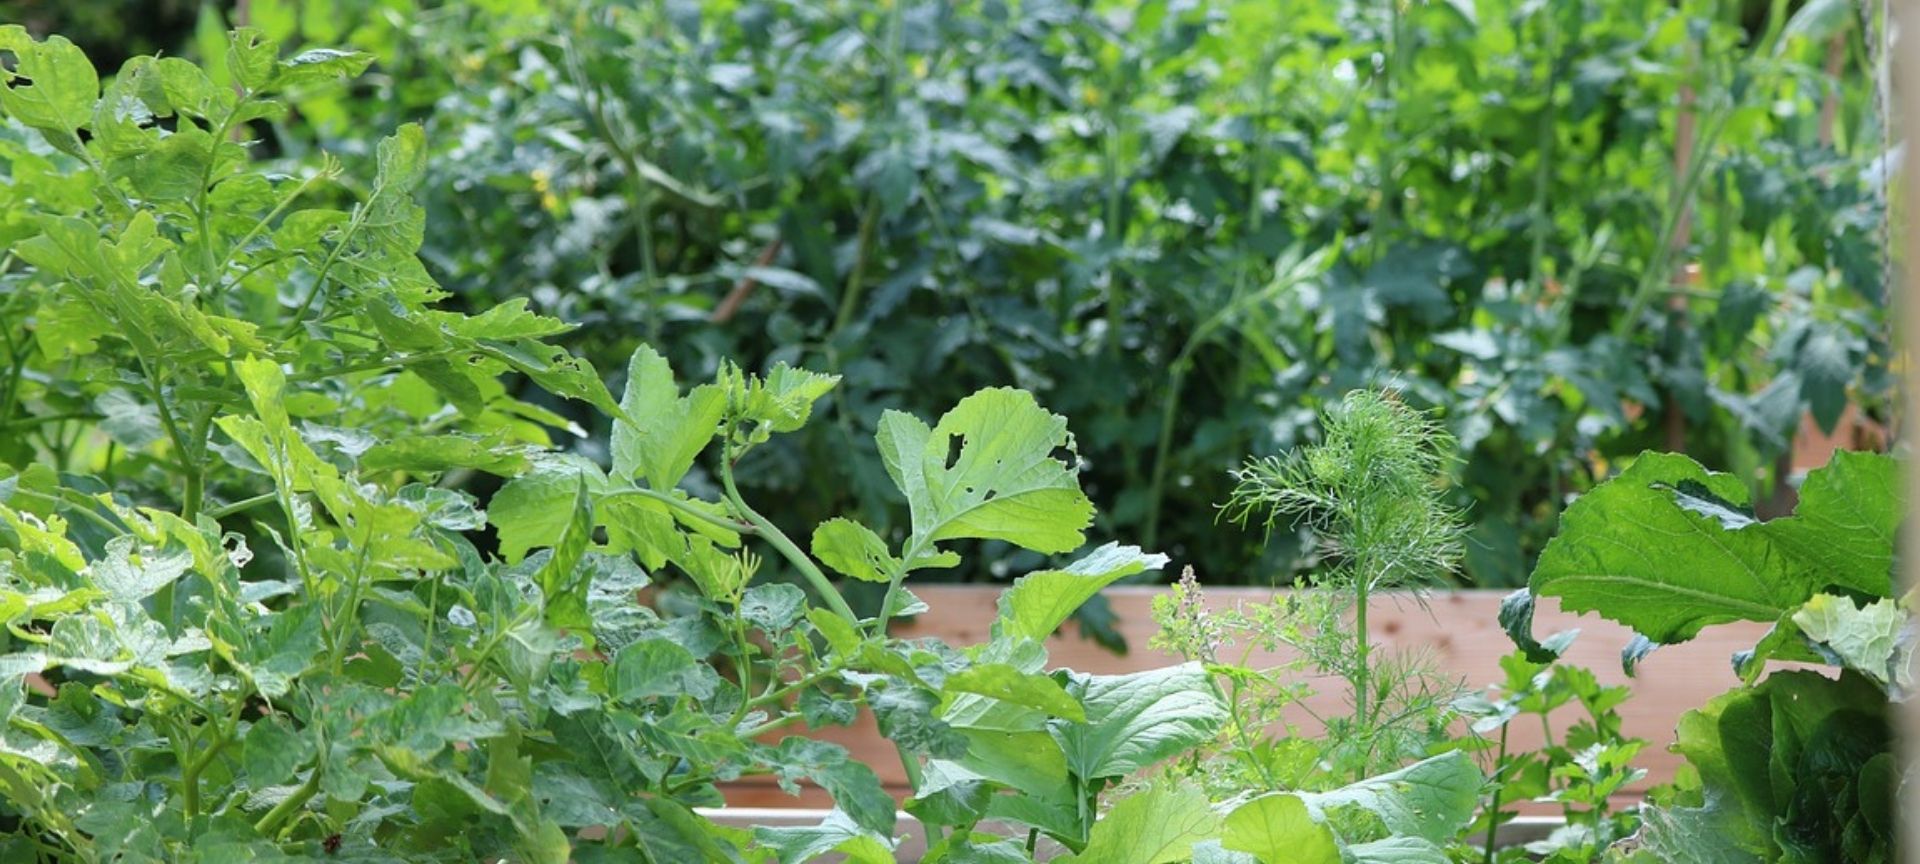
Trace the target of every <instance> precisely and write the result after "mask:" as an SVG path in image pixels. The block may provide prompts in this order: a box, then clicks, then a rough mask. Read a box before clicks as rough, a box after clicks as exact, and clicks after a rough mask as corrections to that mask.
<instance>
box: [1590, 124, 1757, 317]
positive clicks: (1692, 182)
mask: <svg viewBox="0 0 1920 864" xmlns="http://www.w3.org/2000/svg"><path fill="white" fill-rule="evenodd" d="M1731 114H1732V112H1731V111H1730V110H1728V109H1726V108H1724V107H1723V108H1721V109H1719V110H1718V111H1717V112H1716V113H1715V114H1714V116H1713V123H1712V125H1711V127H1710V128H1709V129H1707V130H1706V132H1705V133H1703V134H1702V135H1701V136H1700V139H1699V141H1698V143H1697V144H1696V145H1695V146H1694V148H1693V154H1692V156H1691V157H1690V158H1689V159H1688V160H1687V170H1686V173H1685V174H1683V175H1681V178H1680V185H1679V187H1678V188H1676V189H1675V190H1674V194H1673V197H1672V198H1671V199H1670V200H1669V201H1668V203H1667V213H1666V214H1665V218H1664V219H1663V220H1662V221H1663V227H1662V228H1661V231H1660V245H1659V246H1658V247H1657V248H1656V249H1655V251H1654V257H1653V260H1652V262H1650V263H1649V264H1648V266H1647V267H1646V268H1645V269H1643V270H1642V271H1641V273H1640V283H1639V285H1637V286H1635V288H1634V291H1633V298H1632V300H1631V301H1630V302H1629V303H1628V304H1627V310H1626V313H1625V314H1623V315H1622V316H1621V317H1619V318H1617V319H1614V322H1613V335H1614V338H1616V339H1625V338H1626V337H1627V335H1628V333H1630V332H1631V331H1632V330H1633V329H1634V328H1635V327H1637V326H1639V321H1640V315H1641V314H1642V313H1643V312H1645V311H1646V308H1647V304H1648V303H1651V302H1653V295H1654V294H1655V293H1656V292H1658V291H1659V290H1660V289H1661V286H1662V285H1664V284H1665V283H1666V282H1667V275H1668V273H1670V272H1671V271H1672V268H1673V253H1674V250H1673V248H1672V246H1673V239H1674V237H1675V236H1676V235H1677V234H1678V232H1679V230H1680V225H1681V223H1682V222H1683V221H1685V218H1686V216H1687V214H1689V213H1690V212H1691V211H1692V207H1691V206H1689V205H1690V204H1691V202H1692V201H1693V193H1694V190H1695V189H1696V188H1697V187H1698V186H1699V185H1700V178H1701V177H1702V176H1704V175H1705V174H1706V164H1705V163H1706V161H1707V159H1706V157H1707V154H1708V153H1711V152H1713V146H1714V144H1715V142H1716V141H1717V140H1718V139H1719V137H1720V133H1721V132H1722V131H1723V130H1725V129H1726V125H1727V118H1728V117H1729V116H1730V115H1731Z"/></svg>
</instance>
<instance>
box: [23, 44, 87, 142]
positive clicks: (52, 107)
mask: <svg viewBox="0 0 1920 864" xmlns="http://www.w3.org/2000/svg"><path fill="white" fill-rule="evenodd" d="M0 51H11V52H13V55H14V57H15V58H16V61H17V62H16V65H15V67H14V68H13V69H12V70H10V71H0V81H4V82H5V88H4V89H0V108H4V109H6V111H7V113H8V114H10V115H12V116H13V118H14V119H16V120H19V121H20V122H22V123H25V124H27V125H28V126H32V127H33V128H35V129H39V130H41V131H43V132H47V133H50V134H49V135H48V139H49V140H50V141H56V142H58V144H64V143H65V142H66V141H71V140H74V137H73V136H74V132H75V131H76V130H78V129H80V128H82V127H84V126H86V125H87V122H88V120H89V119H91V118H92V116H93V104H94V101H95V100H96V99H98V98H100V76H99V75H98V74H97V73H95V72H94V70H93V61H91V60H88V59H87V55H86V52H84V51H81V50H80V49H79V47H77V46H75V45H74V44H73V43H72V42H69V41H67V39H66V37H63V36H49V37H47V40H46V41H45V42H37V41H35V40H34V39H33V37H32V36H30V35H28V34H27V29H26V28H25V27H21V26H20V25H18V24H8V25H6V26H3V27H0ZM76 143H77V142H76Z"/></svg>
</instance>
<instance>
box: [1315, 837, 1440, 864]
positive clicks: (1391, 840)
mask: <svg viewBox="0 0 1920 864" xmlns="http://www.w3.org/2000/svg"><path fill="white" fill-rule="evenodd" d="M1342 851H1343V852H1344V856H1343V860H1345V861H1346V862H1348V864H1452V862H1453V860H1454V859H1452V858H1449V857H1447V850H1445V849H1442V848H1440V845H1439V844H1437V843H1435V842H1433V841H1432V840H1428V839H1426V838H1425V837H1383V838H1381V839H1379V840H1373V841H1369V842H1366V843H1355V844H1353V845H1351V846H1347V847H1345V848H1344V849H1343V850H1342Z"/></svg>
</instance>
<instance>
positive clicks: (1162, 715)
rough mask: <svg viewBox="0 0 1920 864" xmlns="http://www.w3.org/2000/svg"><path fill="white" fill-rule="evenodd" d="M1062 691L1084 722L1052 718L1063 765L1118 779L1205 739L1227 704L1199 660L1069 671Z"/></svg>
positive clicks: (1223, 716)
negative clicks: (1110, 671) (1123, 670)
mask: <svg viewBox="0 0 1920 864" xmlns="http://www.w3.org/2000/svg"><path fill="white" fill-rule="evenodd" d="M1067 692H1068V693H1069V694H1070V695H1072V696H1074V697H1076V698H1078V699H1079V700H1080V704H1081V705H1082V706H1084V707H1085V709H1086V716H1087V719H1086V722H1084V723H1075V722H1071V721H1066V720H1055V721H1053V722H1052V723H1051V724H1049V726H1050V728H1051V731H1052V733H1053V737H1054V738H1055V740H1057V741H1059V742H1060V749H1061V750H1062V751H1064V752H1065V753H1066V755H1067V767H1068V768H1069V769H1071V770H1072V771H1073V773H1074V774H1075V775H1077V776H1079V777H1080V778H1082V779H1085V780H1096V779H1100V778H1103V777H1124V776H1126V775H1128V774H1132V773H1133V772H1135V771H1138V770H1140V769H1142V768H1146V767H1147V766H1149V765H1153V764H1155V763H1157V762H1159V761H1161V760H1163V759H1167V758H1171V757H1173V756H1176V755H1178V754H1179V753H1181V752H1182V751H1184V750H1186V749H1187V748H1189V747H1193V746H1196V745H1198V744H1200V743H1202V742H1205V741H1207V740H1210V739H1211V738H1212V737H1213V736H1214V733H1216V732H1218V731H1219V730H1220V726H1221V724H1223V723H1225V722H1226V720H1227V706H1226V703H1225V702H1224V701H1222V700H1221V698H1220V695H1219V693H1217V692H1215V690H1214V686H1213V679H1212V678H1211V676H1209V675H1208V674H1207V672H1206V670H1205V669H1203V668H1202V667H1201V666H1200V664H1198V663H1182V664H1180V665H1178V666H1169V667H1167V668H1164V669H1153V670H1149V671H1146V672H1135V673H1132V674H1129V675H1075V676H1073V679H1072V683H1070V684H1068V685H1067Z"/></svg>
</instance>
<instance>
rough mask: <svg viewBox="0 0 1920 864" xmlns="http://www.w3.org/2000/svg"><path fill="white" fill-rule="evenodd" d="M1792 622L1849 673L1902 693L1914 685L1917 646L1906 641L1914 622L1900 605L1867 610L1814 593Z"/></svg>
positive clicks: (1884, 604)
mask: <svg viewBox="0 0 1920 864" xmlns="http://www.w3.org/2000/svg"><path fill="white" fill-rule="evenodd" d="M1793 623H1794V624H1796V625H1798V626H1799V628H1800V631H1801V632H1802V633H1805V634H1806V636H1807V638H1808V639H1812V640H1813V641H1815V642H1818V643H1820V644H1822V645H1824V646H1826V648H1827V649H1828V650H1830V651H1832V652H1833V653H1834V654H1835V655H1836V656H1837V657H1839V659H1840V662H1841V663H1842V664H1843V665H1845V666H1846V667H1847V668H1849V669H1853V670H1854V671H1857V672H1860V673H1863V674H1865V675H1866V676H1868V677H1869V678H1872V679H1873V680H1874V681H1875V682H1878V683H1879V684H1880V685H1881V686H1883V687H1885V686H1893V687H1896V688H1898V690H1899V691H1901V692H1904V691H1906V690H1908V689H1910V688H1911V687H1912V686H1913V643H1912V640H1910V639H1909V640H1905V641H1904V642H1903V640H1902V639H1901V635H1902V633H1903V632H1904V631H1908V630H1910V629H1911V622H1910V620H1909V617H1908V615H1907V613H1906V611H1905V610H1903V609H1901V608H1900V604H1899V603H1897V602H1895V601H1893V600H1879V601H1875V602H1873V603H1869V604H1867V605H1866V606H1865V607H1864V608H1862V607H1859V606H1855V605H1854V603H1853V601H1852V600H1851V599H1849V598H1846V597H1839V596H1835V595H1832V594H1815V595H1814V596H1813V598H1812V599H1809V600H1808V601H1807V604H1806V605H1805V606H1802V607H1800V609H1799V611H1797V612H1794V613H1793Z"/></svg>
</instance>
